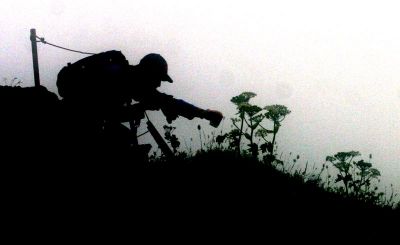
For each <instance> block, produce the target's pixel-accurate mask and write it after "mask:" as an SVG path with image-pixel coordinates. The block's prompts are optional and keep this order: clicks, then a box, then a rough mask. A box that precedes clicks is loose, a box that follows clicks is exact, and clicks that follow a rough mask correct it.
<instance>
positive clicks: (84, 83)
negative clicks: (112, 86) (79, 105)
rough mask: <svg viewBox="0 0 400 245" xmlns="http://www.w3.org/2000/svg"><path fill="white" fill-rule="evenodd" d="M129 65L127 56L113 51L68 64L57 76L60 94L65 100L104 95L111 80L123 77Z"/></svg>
mask: <svg viewBox="0 0 400 245" xmlns="http://www.w3.org/2000/svg"><path fill="white" fill-rule="evenodd" d="M128 65H129V63H128V61H127V60H126V58H125V56H124V55H123V54H122V53H121V52H120V51H116V50H111V51H107V52H103V53H99V54H94V55H92V56H89V57H86V58H83V59H81V60H79V61H77V62H75V63H73V64H71V63H68V65H67V66H65V67H63V68H62V69H61V70H60V72H59V73H58V76H57V88H58V93H59V95H60V96H61V97H63V98H64V99H68V98H84V97H90V96H91V95H93V94H96V93H97V95H98V93H104V90H106V88H107V86H108V84H109V82H110V80H117V79H118V78H119V77H121V76H123V71H124V69H126V67H128Z"/></svg>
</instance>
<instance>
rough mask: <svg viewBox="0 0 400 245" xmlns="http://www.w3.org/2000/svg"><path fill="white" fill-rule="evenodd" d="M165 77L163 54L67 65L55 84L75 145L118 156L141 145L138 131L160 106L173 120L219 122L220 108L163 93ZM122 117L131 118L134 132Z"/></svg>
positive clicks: (102, 57) (110, 55) (101, 57)
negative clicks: (147, 114)
mask: <svg viewBox="0 0 400 245" xmlns="http://www.w3.org/2000/svg"><path fill="white" fill-rule="evenodd" d="M162 81H167V82H170V83H172V82H173V81H172V79H171V77H170V76H169V75H168V65H167V62H166V61H165V59H164V58H163V57H162V56H161V55H159V54H148V55H146V56H144V57H143V58H142V59H141V60H140V63H139V64H138V65H130V64H129V62H128V61H127V60H126V58H125V57H124V55H123V54H122V53H121V52H120V51H108V52H104V53H100V54H96V55H93V56H90V57H87V58H84V59H82V60H80V61H78V62H76V63H74V64H69V65H68V66H66V67H64V68H63V69H62V70H61V71H60V72H59V74H58V79H57V87H58V92H59V95H60V96H61V97H63V102H64V103H63V104H64V105H65V109H66V111H67V115H68V121H67V127H69V128H70V131H69V133H71V135H74V137H76V138H75V140H73V141H74V142H71V143H72V144H73V147H74V146H77V147H78V149H79V148H80V149H79V150H88V149H91V150H93V151H94V152H96V151H97V150H96V149H102V148H101V147H103V148H104V147H105V149H104V150H105V151H107V150H111V152H112V153H116V154H115V157H118V156H117V155H118V153H120V152H122V151H125V150H128V149H125V148H126V147H129V146H130V145H132V144H137V141H136V140H137V139H136V135H135V133H136V131H135V130H136V127H137V126H138V125H139V123H140V120H141V119H142V118H143V117H144V114H143V112H144V111H145V110H159V109H161V110H162V112H163V113H164V115H165V116H166V119H167V121H168V122H169V123H170V122H171V121H172V120H174V119H176V118H177V117H178V116H183V117H185V118H187V119H193V118H195V117H197V118H204V119H207V120H209V121H210V124H211V125H213V126H214V127H216V126H218V125H219V123H220V121H221V119H222V114H221V113H220V112H218V111H214V110H204V109H201V108H199V107H196V106H194V105H192V104H189V103H187V102H185V101H184V100H179V99H175V98H174V97H173V96H171V95H167V94H164V93H161V92H159V91H158V90H157V88H158V87H160V85H161V82H162ZM123 122H130V123H131V124H130V126H131V130H132V131H130V130H129V129H128V128H126V127H125V126H123V125H122V124H121V123H123ZM71 135H69V136H71ZM98 144H101V145H100V146H99V145H98ZM97 147H100V148H97ZM72 149H73V148H72ZM75 149H76V148H75Z"/></svg>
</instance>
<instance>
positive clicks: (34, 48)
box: [31, 29, 40, 87]
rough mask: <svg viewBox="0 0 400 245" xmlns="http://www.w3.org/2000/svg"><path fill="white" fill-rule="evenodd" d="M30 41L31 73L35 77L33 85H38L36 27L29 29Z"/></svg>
mask: <svg viewBox="0 0 400 245" xmlns="http://www.w3.org/2000/svg"><path fill="white" fill-rule="evenodd" d="M31 43H32V59H33V75H34V78H35V87H39V86H40V78H39V61H38V53H37V45H36V29H31Z"/></svg>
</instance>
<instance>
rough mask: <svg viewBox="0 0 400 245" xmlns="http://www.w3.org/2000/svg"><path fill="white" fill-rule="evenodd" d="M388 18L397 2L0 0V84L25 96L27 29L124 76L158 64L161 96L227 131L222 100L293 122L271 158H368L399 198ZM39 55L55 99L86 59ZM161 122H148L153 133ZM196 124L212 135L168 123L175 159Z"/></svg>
mask: <svg viewBox="0 0 400 245" xmlns="http://www.w3.org/2000/svg"><path fill="white" fill-rule="evenodd" d="M398 9H399V6H397V5H396V4H395V1H393V2H389V1H373V2H372V1H350V0H348V1H338V0H336V1H282V0H279V1H251V0H247V1H232V0H231V1H215V0H214V1H211V0H210V1H208V0H202V1H177V0H175V1H161V0H160V1H151V0H146V1H132V0H130V1H120V0H113V1H99V0H97V1H83V0H80V1H72V0H68V1H62V0H61V1H60V0H59V1H50V0H47V1H46V0H44V1H19V0H2V1H1V8H0V10H1V13H0V30H1V32H0V79H2V83H4V81H3V78H5V79H8V80H11V79H12V78H13V77H18V78H19V79H21V80H22V82H23V86H33V71H32V54H31V43H30V41H29V30H30V29H31V28H36V30H37V34H38V36H41V37H44V38H45V39H46V40H47V41H49V42H52V43H55V44H58V45H61V46H65V47H68V48H71V49H78V50H82V51H86V52H94V53H96V52H102V51H106V50H111V49H116V50H121V51H122V52H123V53H124V54H125V55H126V57H127V59H128V60H129V61H130V63H131V64H137V63H138V62H139V60H140V58H142V57H143V56H144V55H145V54H147V53H151V52H156V53H160V54H162V55H163V56H164V57H165V58H166V59H167V61H168V63H169V73H170V75H171V77H172V78H173V79H174V80H175V82H174V83H173V84H163V85H162V87H161V89H160V90H161V91H164V92H166V93H170V94H172V95H174V96H175V97H177V98H182V99H185V100H187V101H190V102H192V103H193V104H195V105H198V106H200V107H202V108H212V109H217V110H220V111H222V112H223V113H224V114H225V116H226V118H227V120H225V122H224V125H223V126H224V127H225V129H224V130H225V131H226V130H229V127H228V126H229V120H228V118H230V117H232V116H233V115H234V111H235V108H234V106H233V104H232V103H231V102H230V99H231V97H233V96H235V95H238V94H240V93H241V92H243V91H253V92H256V93H257V97H256V98H254V100H253V102H254V103H255V104H258V105H259V106H265V105H269V104H283V105H286V106H287V107H288V108H289V109H290V110H291V111H292V113H291V114H290V115H289V116H288V117H287V119H285V121H284V122H283V126H282V128H281V130H280V132H279V134H278V139H277V141H278V145H279V151H280V152H283V153H284V154H286V155H287V154H289V152H292V153H293V154H299V155H300V156H301V158H300V159H301V160H302V161H303V163H304V162H306V161H309V162H310V163H316V164H322V163H323V162H324V161H325V157H326V156H327V155H333V154H335V153H336V152H338V151H350V150H356V151H360V152H361V153H362V154H363V156H364V157H365V159H367V157H368V155H369V154H372V156H373V164H374V165H375V167H377V168H378V169H379V170H380V171H381V173H382V180H383V183H384V185H388V184H390V183H393V184H394V185H395V186H396V190H397V191H398V192H399V191H400V161H399V160H400V141H399V139H400V124H399V122H400V84H399V80H400V69H399V65H400V29H399V23H400V15H399V14H398ZM38 52H39V62H40V63H39V64H40V65H39V68H40V76H41V81H42V84H43V85H45V86H46V87H47V88H48V89H49V90H50V91H53V92H57V89H56V86H55V82H56V77H57V73H58V71H59V70H60V69H61V68H62V67H63V66H64V65H65V64H66V63H67V62H74V61H77V60H78V59H80V58H83V57H85V56H84V55H81V54H75V53H70V52H66V51H63V50H60V49H56V48H53V47H51V46H48V45H44V44H38ZM3 106H4V105H3ZM159 116H160V113H159V114H157V113H155V114H154V113H153V114H152V115H151V117H152V118H153V120H154V121H156V122H157V127H158V128H159V129H160V131H162V127H161V126H162V124H163V123H165V121H163V120H162V119H160V117H159ZM199 123H201V124H202V125H203V128H204V129H205V130H207V131H208V130H211V129H212V128H211V126H209V125H208V124H206V123H205V122H204V121H202V120H194V121H187V120H184V119H180V120H177V122H175V124H174V125H176V126H178V127H179V128H178V129H177V130H176V132H177V133H178V135H180V136H181V141H182V146H183V149H185V148H186V147H185V145H186V144H188V145H189V147H190V145H191V143H190V137H192V138H193V142H194V143H192V145H194V147H195V145H196V144H197V143H196V142H198V141H199V140H198V136H197V124H199ZM221 128H222V127H220V128H219V129H218V130H219V131H220V130H221ZM184 138H185V139H184ZM183 141H186V144H185V143H184V142H183Z"/></svg>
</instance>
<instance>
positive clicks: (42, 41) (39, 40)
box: [36, 36, 95, 54]
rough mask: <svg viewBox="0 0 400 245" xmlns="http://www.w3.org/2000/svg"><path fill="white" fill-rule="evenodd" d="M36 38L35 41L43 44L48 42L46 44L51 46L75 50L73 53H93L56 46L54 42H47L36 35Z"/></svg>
mask: <svg viewBox="0 0 400 245" xmlns="http://www.w3.org/2000/svg"><path fill="white" fill-rule="evenodd" d="M36 38H37V40H36V41H37V42H41V43H44V44H48V45H50V46H53V47H56V48H60V49H64V50H67V51H71V52H75V53H80V54H95V53H88V52H82V51H78V50H73V49H69V48H64V47H61V46H58V45H55V44H52V43H49V42H47V41H45V40H44V37H38V36H36Z"/></svg>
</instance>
